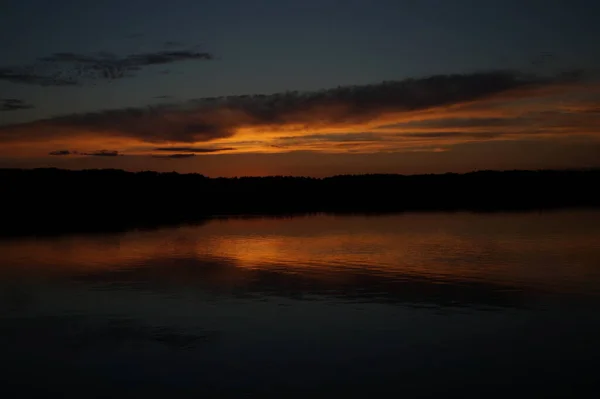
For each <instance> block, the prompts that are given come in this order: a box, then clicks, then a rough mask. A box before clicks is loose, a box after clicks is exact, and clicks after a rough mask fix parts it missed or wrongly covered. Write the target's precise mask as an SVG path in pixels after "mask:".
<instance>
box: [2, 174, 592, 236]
mask: <svg viewBox="0 0 600 399" xmlns="http://www.w3.org/2000/svg"><path fill="white" fill-rule="evenodd" d="M0 178H1V181H2V183H3V184H2V186H3V189H2V203H3V204H4V215H5V217H4V218H3V221H2V224H1V226H2V227H1V228H0V234H2V235H4V236H11V235H22V234H57V233H64V232H80V231H88V232H96V231H112V230H123V229H129V228H149V227H156V226H162V225H165V224H178V223H200V222H202V221H206V220H208V219H210V218H214V217H227V216H233V215H236V216H239V215H244V216H249V215H280V216H285V215H294V214H306V213H319V212H326V213H360V214H377V213H388V212H407V211H483V212H492V211H526V210H548V209H558V208H578V207H586V208H587V207H599V206H600V191H598V190H597V188H596V186H597V184H598V182H600V169H584V170H537V171H525V170H513V171H476V172H470V173H465V174H456V173H446V174H427V175H397V174H368V175H340V176H333V177H327V178H312V177H290V176H270V177H239V178H209V177H206V176H203V175H201V174H178V173H174V172H172V173H158V172H150V171H146V172H126V171H123V170H116V169H91V170H77V171H75V170H63V169H55V168H47V169H0Z"/></svg>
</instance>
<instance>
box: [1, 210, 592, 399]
mask: <svg viewBox="0 0 600 399" xmlns="http://www.w3.org/2000/svg"><path fill="white" fill-rule="evenodd" d="M598 337H600V211H591V210H579V211H575V210H565V211H552V212H530V213H466V212H465V213H406V214H393V215H381V216H355V215H348V216H346V215H345V216H334V215H313V216H299V217H281V218H259V217H255V218H237V219H236V218H232V219H216V220H211V221H207V222H205V223H203V224H199V225H186V226H180V227H168V228H163V229H155V230H147V231H142V230H140V231H129V232H124V233H113V234H95V235H93V234H92V235H89V234H88V235H83V234H82V235H76V234H73V235H66V236H58V237H21V238H12V239H6V240H3V241H0V358H1V359H2V363H1V364H2V365H1V366H0V367H1V370H0V382H1V387H0V393H5V392H12V395H11V396H10V397H14V396H15V395H19V396H20V395H26V394H38V395H42V394H43V395H48V394H55V395H57V397H65V396H73V397H87V398H90V397H115V396H128V397H138V396H139V397H148V396H149V395H161V396H162V395H171V396H173V397H184V396H189V397H202V396H201V395H207V396H208V397H245V396H244V395H248V396H258V397H281V398H287V397H308V396H312V395H315V394H326V395H328V396H329V395H331V396H334V395H337V396H341V397H365V396H366V395H383V394H390V395H394V397H396V396H398V397H400V396H402V397H430V396H431V397H439V396H442V395H457V396H458V395H460V396H462V397H478V398H479V397H506V396H507V395H510V396H512V397H521V396H523V397H532V396H545V397H549V396H557V397H569V396H582V395H583V394H584V393H587V392H593V391H592V390H591V389H597V385H598V384H597V379H598V377H597V367H598V362H599V361H600V342H599V341H598Z"/></svg>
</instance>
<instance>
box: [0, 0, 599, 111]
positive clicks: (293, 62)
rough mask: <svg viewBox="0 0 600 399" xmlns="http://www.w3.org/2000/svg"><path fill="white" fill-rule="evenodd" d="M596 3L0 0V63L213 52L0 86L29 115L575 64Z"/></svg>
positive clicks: (588, 60) (591, 34) (585, 47)
mask: <svg viewBox="0 0 600 399" xmlns="http://www.w3.org/2000/svg"><path fill="white" fill-rule="evenodd" d="M599 15H600V2H597V1H582V0H570V1H562V0H561V1H556V0H546V1H543V0H525V1H523V0H521V1H519V0H501V1H500V0H499V1H475V0H473V1H471V0H456V1H447V0H431V1H427V0H425V1H416V0H404V1H403V0H389V1H388V0H378V1H366V0H365V1H359V0H346V1H341V0H305V1H285V0H283V1H282V0H279V1H276V0H272V1H266V0H262V1H247V0H215V1H198V0H170V1H166V0H139V1H113V0H106V1H85V0H84V1H67V0H52V1H48V0H18V1H17V0H15V1H10V0H8V1H7V0H4V1H3V2H2V13H0V54H1V57H0V60H2V63H1V64H3V65H20V64H26V63H30V62H31V61H32V60H34V59H35V58H36V57H40V56H46V55H49V54H52V53H55V52H75V53H94V52H99V51H106V52H113V53H117V54H128V53H135V52H140V51H153V50H159V49H161V46H162V45H163V44H164V42H166V41H176V42H180V43H181V44H182V45H183V46H195V45H201V47H202V49H203V50H205V51H210V52H212V53H213V54H214V55H215V57H216V58H217V59H216V60H214V61H213V62H206V63H194V62H188V63H181V64H179V65H177V66H172V67H171V68H169V69H171V70H173V73H172V74H169V75H160V74H157V73H156V72H157V71H158V70H160V69H161V68H154V69H155V70H153V71H149V72H148V73H144V74H142V76H138V77H137V78H135V79H128V80H122V81H119V82H115V83H114V84H111V85H108V84H103V85H97V86H96V87H93V88H89V87H86V88H85V89H78V88H75V89H74V88H53V89H48V88H40V87H30V86H27V87H23V86H22V85H14V84H8V83H5V82H1V83H0V91H1V93H2V97H10V98H12V97H18V98H21V97H24V98H27V99H28V100H29V101H31V102H34V103H36V104H39V105H38V107H37V108H36V109H35V110H30V111H29V110H28V111H23V112H22V113H21V115H11V119H12V118H17V116H18V117H19V118H18V119H26V118H27V117H35V116H38V115H39V116H47V115H49V114H55V113H69V112H72V111H80V110H93V109H96V108H102V109H103V108H113V107H121V106H135V105H140V104H144V103H146V102H150V101H151V98H152V97H154V96H159V95H171V96H175V97H177V98H181V99H186V98H193V97H204V96H214V95H228V94H248V93H249V94H251V93H271V92H277V91H283V90H287V89H294V90H313V89H320V88H327V87H334V86H337V85H347V84H364V83H373V82H378V81H381V80H389V79H402V78H406V77H418V76H423V75H430V74H440V73H455V72H469V71H472V70H481V69H490V68H507V67H509V68H520V69H523V68H528V67H529V68H530V67H532V65H531V64H530V62H531V61H532V60H533V59H534V58H535V57H536V56H538V55H539V54H541V53H543V52H551V53H552V54H553V55H554V57H553V58H552V59H551V60H550V61H551V66H553V67H559V66H565V67H570V66H578V67H580V66H583V65H590V64H592V63H593V60H594V59H596V60H597V58H598V54H599V52H600V50H598V46H597V39H596V38H598V37H600V24H598V20H597V18H598V16H599ZM548 64H550V62H549V63H548ZM162 69H165V68H162ZM151 72H154V73H151ZM40 103H44V104H43V105H42V104H40ZM14 114H16V113H14ZM3 117H7V118H8V116H7V115H3Z"/></svg>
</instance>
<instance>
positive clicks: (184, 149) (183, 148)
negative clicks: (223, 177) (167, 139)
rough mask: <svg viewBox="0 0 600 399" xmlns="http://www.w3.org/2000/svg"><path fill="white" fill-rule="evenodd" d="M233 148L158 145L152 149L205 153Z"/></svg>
mask: <svg viewBox="0 0 600 399" xmlns="http://www.w3.org/2000/svg"><path fill="white" fill-rule="evenodd" d="M234 149H235V148H231V147H226V148H196V147H158V148H155V149H154V151H169V152H190V153H196V154H205V153H211V152H220V151H231V150H234Z"/></svg>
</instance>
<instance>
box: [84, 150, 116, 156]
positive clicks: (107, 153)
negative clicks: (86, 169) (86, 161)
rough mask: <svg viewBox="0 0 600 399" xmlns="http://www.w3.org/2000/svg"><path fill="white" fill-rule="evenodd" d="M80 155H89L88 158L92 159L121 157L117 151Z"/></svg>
mask: <svg viewBox="0 0 600 399" xmlns="http://www.w3.org/2000/svg"><path fill="white" fill-rule="evenodd" d="M80 154H81V155H89V156H93V157H116V156H119V155H121V154H119V151H116V150H98V151H92V152H82V153H80Z"/></svg>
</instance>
